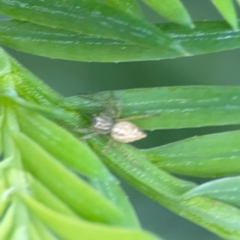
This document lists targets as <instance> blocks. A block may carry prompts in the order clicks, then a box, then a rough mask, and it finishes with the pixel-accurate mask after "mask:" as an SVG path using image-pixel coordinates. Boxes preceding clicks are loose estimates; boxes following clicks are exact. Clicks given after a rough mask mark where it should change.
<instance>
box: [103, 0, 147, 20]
mask: <svg viewBox="0 0 240 240" xmlns="http://www.w3.org/2000/svg"><path fill="white" fill-rule="evenodd" d="M105 2H106V3H108V4H109V5H112V6H114V7H116V8H118V9H120V10H121V11H123V12H126V13H127V14H129V15H132V16H133V17H135V18H140V19H141V18H143V14H142V12H141V9H140V7H139V6H138V3H137V2H136V1H135V0H105Z"/></svg>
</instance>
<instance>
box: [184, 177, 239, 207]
mask: <svg viewBox="0 0 240 240" xmlns="http://www.w3.org/2000/svg"><path fill="white" fill-rule="evenodd" d="M195 196H207V197H210V198H213V199H217V200H219V201H223V202H226V203H229V204H232V205H236V206H240V177H228V178H222V179H217V180H214V181H210V182H207V183H204V184H201V185H200V186H198V187H196V188H193V189H192V190H190V191H189V192H187V193H185V194H184V195H183V198H187V199H188V198H192V197H195Z"/></svg>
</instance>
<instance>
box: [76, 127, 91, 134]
mask: <svg viewBox="0 0 240 240" xmlns="http://www.w3.org/2000/svg"><path fill="white" fill-rule="evenodd" d="M73 131H74V132H78V133H89V132H91V130H90V129H87V128H75V129H74V130H73Z"/></svg>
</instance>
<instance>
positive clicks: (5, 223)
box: [0, 204, 16, 239]
mask: <svg viewBox="0 0 240 240" xmlns="http://www.w3.org/2000/svg"><path fill="white" fill-rule="evenodd" d="M15 210H16V208H15V206H14V204H12V205H11V206H9V207H8V209H7V211H6V213H5V215H4V217H3V219H2V220H1V222H0V229H1V231H0V239H8V238H9V236H10V234H11V232H12V228H13V224H14V217H15Z"/></svg>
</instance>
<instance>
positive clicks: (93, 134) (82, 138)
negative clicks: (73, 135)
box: [79, 132, 99, 140]
mask: <svg viewBox="0 0 240 240" xmlns="http://www.w3.org/2000/svg"><path fill="white" fill-rule="evenodd" d="M98 134H99V133H97V132H92V133H89V134H87V135H85V136H83V137H80V138H79V139H80V140H87V139H90V138H93V137H95V136H97V135H98Z"/></svg>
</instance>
